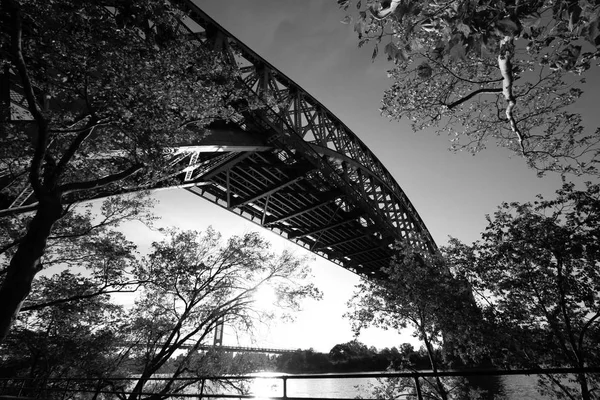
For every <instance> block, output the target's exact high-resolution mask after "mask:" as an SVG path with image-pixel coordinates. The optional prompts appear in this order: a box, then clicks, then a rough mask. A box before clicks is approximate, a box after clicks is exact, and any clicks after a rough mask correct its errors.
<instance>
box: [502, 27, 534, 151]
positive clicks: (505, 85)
mask: <svg viewBox="0 0 600 400" xmlns="http://www.w3.org/2000/svg"><path fill="white" fill-rule="evenodd" d="M513 51H514V43H513V38H512V37H511V36H504V38H503V39H502V40H501V41H500V54H499V55H498V67H499V68H500V73H501V74H502V78H503V80H502V94H503V95H504V99H505V100H506V102H507V103H508V104H507V106H506V118H507V119H508V123H509V124H510V129H511V130H512V131H513V132H514V133H515V134H516V135H517V139H518V140H519V146H521V153H522V154H523V156H526V155H527V154H526V151H525V144H524V143H523V141H524V140H525V136H524V135H523V133H522V132H521V131H520V130H519V127H518V126H517V122H516V121H515V116H514V111H513V110H514V107H515V105H516V104H517V98H516V97H515V95H514V92H513V82H514V77H513V72H512V63H511V58H512V54H513Z"/></svg>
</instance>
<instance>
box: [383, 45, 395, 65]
mask: <svg viewBox="0 0 600 400" xmlns="http://www.w3.org/2000/svg"><path fill="white" fill-rule="evenodd" d="M383 52H384V53H385V54H387V59H388V61H394V60H395V59H396V54H397V53H398V47H396V45H395V44H394V43H393V42H390V43H388V44H386V45H385V47H384V48H383Z"/></svg>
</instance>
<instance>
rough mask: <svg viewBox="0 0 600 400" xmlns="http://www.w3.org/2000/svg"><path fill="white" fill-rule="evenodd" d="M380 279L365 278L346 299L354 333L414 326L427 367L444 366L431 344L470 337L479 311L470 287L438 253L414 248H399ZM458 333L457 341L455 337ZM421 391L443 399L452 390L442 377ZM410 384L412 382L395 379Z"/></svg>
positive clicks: (429, 383) (436, 378)
mask: <svg viewBox="0 0 600 400" xmlns="http://www.w3.org/2000/svg"><path fill="white" fill-rule="evenodd" d="M382 271H383V272H384V273H385V274H386V276H385V278H381V279H372V278H370V279H369V280H363V281H362V282H361V283H360V284H359V285H358V286H357V290H356V292H355V295H354V297H353V299H351V301H350V302H349V306H350V307H351V312H350V313H348V314H347V317H348V318H350V320H351V321H352V325H353V329H354V331H355V332H356V333H357V334H358V333H359V332H360V330H361V329H363V328H365V327H368V326H371V325H373V326H377V327H381V328H384V329H394V330H398V331H400V330H402V329H403V328H406V327H407V326H408V325H411V326H412V328H414V331H415V336H417V337H418V338H419V339H420V340H421V341H423V344H424V345H425V349H426V352H427V356H428V358H429V368H431V369H432V370H433V372H434V373H437V372H438V371H439V370H440V368H442V367H443V366H444V360H442V359H441V358H440V357H439V352H438V351H436V347H435V345H436V344H438V345H442V344H444V343H446V345H448V344H450V343H452V342H454V343H456V342H460V341H463V342H468V341H473V340H475V339H476V337H474V336H472V335H470V332H469V326H470V325H471V322H472V321H473V320H476V319H477V316H478V310H477V308H476V307H475V305H474V303H473V302H472V301H471V294H470V292H469V290H468V286H467V285H465V284H464V282H462V281H461V280H460V279H457V278H456V277H455V276H453V275H452V273H451V271H450V269H449V268H448V266H447V265H446V264H445V262H444V260H443V258H442V257H441V256H440V255H431V256H428V257H424V256H422V255H421V254H420V252H419V251H418V250H417V249H412V248H410V247H403V246H401V247H399V248H398V252H397V254H396V256H395V258H394V260H393V261H392V263H391V264H390V266H389V267H388V268H384V269H383V270H382ZM459 333H460V340H457V339H458V337H457V335H458V334H459ZM426 382H427V387H426V388H424V390H427V391H428V392H431V395H435V396H439V398H441V399H444V400H446V399H448V398H450V392H451V391H452V390H453V389H451V388H450V387H449V386H448V382H446V383H444V382H443V381H442V379H441V378H439V377H435V378H434V380H433V382H430V381H426ZM397 383H398V384H402V387H404V386H405V385H409V386H412V385H413V382H405V381H403V380H402V382H397Z"/></svg>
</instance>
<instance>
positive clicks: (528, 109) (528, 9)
mask: <svg viewBox="0 0 600 400" xmlns="http://www.w3.org/2000/svg"><path fill="white" fill-rule="evenodd" d="M338 4H339V5H340V6H341V7H342V8H343V9H345V10H346V11H348V13H349V14H348V16H347V17H346V18H345V19H344V21H343V22H345V23H350V22H353V23H354V30H355V31H356V32H357V34H358V38H359V43H358V45H359V46H363V45H364V44H365V43H373V46H374V49H373V58H375V57H376V56H377V55H378V53H380V52H381V53H384V54H385V55H386V56H387V58H388V60H389V61H392V62H393V63H394V66H393V67H392V68H391V69H390V70H389V72H388V76H389V77H390V79H391V80H392V84H391V87H390V88H389V89H388V90H386V92H385V94H384V96H383V100H382V106H381V111H382V114H383V115H385V116H387V117H389V118H392V119H400V118H407V119H409V120H410V122H411V124H412V127H413V129H414V130H416V131H419V130H424V129H432V130H435V131H437V132H438V133H447V134H448V135H450V137H451V141H452V148H453V149H460V150H462V149H466V150H469V151H473V152H478V151H479V150H481V149H483V148H485V147H486V145H487V143H488V142H490V141H494V142H495V143H496V144H498V145H500V146H503V147H506V148H508V149H510V150H512V151H513V152H515V153H516V154H518V155H519V156H523V157H525V158H526V160H527V163H528V164H529V166H531V167H532V168H534V169H536V170H537V171H538V172H539V173H540V174H543V173H544V172H547V171H558V172H561V173H564V172H569V173H576V174H594V175H597V174H598V166H597V164H598V161H599V160H600V158H599V157H600V153H599V151H600V139H599V138H600V130H599V129H600V128H598V127H593V126H590V125H589V124H587V123H586V122H585V121H583V120H582V116H581V115H580V114H579V113H578V112H577V111H576V104H577V102H578V101H579V102H580V101H583V100H581V99H580V98H581V96H582V95H583V90H584V88H585V86H584V83H585V77H586V75H589V76H593V74H597V71H598V65H597V64H595V60H596V59H597V58H598V56H600V48H599V46H600V31H599V30H598V24H599V21H600V18H599V17H600V5H599V4H598V2H596V1H592V0H559V1H550V0H534V1H519V0H516V1H515V0H501V1H496V0H494V1H491V0H451V1H436V0H434V1H430V0H386V1H380V0H364V1H363V0H361V1H355V0H338ZM351 5H355V6H356V8H357V13H353V12H351V10H352V9H353V8H354V7H351ZM380 47H381V51H380Z"/></svg>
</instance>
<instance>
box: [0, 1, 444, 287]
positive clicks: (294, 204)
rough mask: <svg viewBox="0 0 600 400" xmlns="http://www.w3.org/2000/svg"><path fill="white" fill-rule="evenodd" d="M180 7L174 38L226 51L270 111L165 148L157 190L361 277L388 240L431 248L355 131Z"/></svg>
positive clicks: (10, 76)
mask: <svg viewBox="0 0 600 400" xmlns="http://www.w3.org/2000/svg"><path fill="white" fill-rule="evenodd" d="M178 3H179V4H181V5H182V6H183V7H184V8H185V9H186V10H187V12H188V14H189V19H186V20H185V21H182V24H181V29H180V34H181V35H184V36H185V37H186V38H188V39H189V40H190V41H191V42H193V43H196V44H197V45H198V46H210V47H212V48H213V49H217V50H219V51H221V52H223V54H225V55H226V57H227V59H228V60H229V62H230V63H232V64H233V65H235V66H237V68H238V69H239V72H240V82H239V83H240V85H244V86H245V87H246V88H248V89H249V90H250V91H252V92H253V93H254V94H255V95H256V96H258V98H264V97H265V96H267V95H268V96H269V97H270V98H272V99H274V101H273V102H272V104H274V105H272V106H265V107H263V108H261V109H260V110H257V111H252V112H247V113H245V114H244V116H243V118H240V119H238V120H236V121H235V123H234V124H231V123H229V124H213V125H212V126H209V127H208V129H207V130H206V132H205V133H207V134H206V135H203V139H198V140H197V141H196V142H194V143H188V144H186V145H185V146H182V145H179V144H178V145H174V147H172V148H169V149H165V151H168V152H169V154H170V161H169V167H176V168H177V170H178V171H179V172H178V173H177V174H176V176H170V177H169V178H170V180H169V183H168V184H167V183H164V182H163V183H162V184H161V183H159V184H158V185H157V186H156V187H157V188H158V187H161V186H163V187H164V186H168V187H172V185H173V184H172V182H173V179H175V180H176V181H177V182H176V184H175V187H180V188H184V189H185V190H188V191H189V192H191V193H193V194H195V195H197V196H199V197H202V198H204V199H207V200H209V201H211V202H213V203H215V204H217V205H219V206H221V207H224V208H226V209H227V210H229V211H231V212H233V213H235V214H238V215H240V216H241V217H243V218H246V219H248V220H250V221H253V222H254V223H256V224H258V225H260V226H262V227H264V228H267V229H270V230H272V231H273V232H275V233H277V234H279V235H281V236H282V237H284V238H286V239H288V240H290V241H292V242H294V243H296V244H298V245H300V246H302V247H304V248H306V249H308V250H310V251H311V252H313V253H315V254H317V255H320V256H322V257H324V258H326V259H328V260H330V261H332V262H334V263H336V264H338V265H340V266H342V267H344V268H346V269H348V270H350V271H352V272H355V273H358V274H361V275H363V276H373V275H375V274H378V273H379V270H380V268H382V267H385V266H387V265H388V264H389V261H390V258H391V257H392V255H393V249H392V246H393V244H394V242H395V241H398V240H399V241H406V242H409V243H411V244H413V245H415V246H417V247H419V248H421V249H422V250H423V251H425V252H432V251H435V249H436V244H435V242H434V240H433V239H432V237H431V235H430V233H429V231H428V230H427V228H426V226H425V224H424V223H423V221H422V219H421V217H420V216H419V214H418V213H417V211H416V209H415V207H414V206H413V205H412V204H411V202H410V201H409V199H408V197H407V195H406V194H405V193H404V191H403V190H402V188H401V187H400V185H399V184H398V183H397V182H396V181H395V179H394V178H393V177H392V176H391V174H390V173H389V172H388V170H387V169H386V168H385V167H384V165H383V164H382V163H381V162H380V161H379V160H378V159H377V157H376V156H375V155H374V154H373V153H372V152H371V151H370V150H369V149H368V148H367V146H366V145H365V144H364V143H363V142H362V141H361V140H360V139H359V138H358V136H357V135H356V134H354V133H353V132H352V131H351V130H350V129H349V128H348V127H347V126H346V125H345V124H344V123H343V122H342V121H340V120H339V119H338V118H337V117H336V116H335V115H333V114H332V113H331V112H330V111H329V110H328V109H327V108H326V107H325V106H324V105H323V104H321V103H319V102H318V101H317V100H316V99H315V98H314V97H312V96H311V95H310V94H308V93H306V92H305V91H304V90H303V89H302V88H301V87H300V86H299V85H297V84H296V83H295V82H293V81H292V80H291V79H290V78H288V77H287V76H286V75H285V74H284V73H283V72H281V71H279V70H278V69H277V68H275V67H274V66H273V65H271V64H269V63H268V62H267V61H266V60H264V59H263V58H261V57H260V56H259V55H258V54H256V53H255V52H254V51H252V49H250V48H249V47H247V46H246V45H244V44H243V43H242V42H241V41H240V40H239V39H237V38H236V37H234V36H233V35H232V34H230V33H229V32H228V31H227V30H226V29H224V28H223V27H222V26H220V25H219V24H218V23H217V22H215V21H214V20H213V19H212V18H210V17H209V16H208V15H206V14H205V13H204V12H203V11H202V10H201V9H200V8H199V7H198V6H196V5H195V4H194V2H193V1H190V0H184V1H179V2H178ZM0 81H1V82H0V83H1V85H0V102H2V103H1V104H0V106H2V107H0V109H3V110H4V111H3V114H4V119H5V120H6V119H8V120H9V121H15V122H16V121H17V120H21V121H23V120H26V119H27V112H22V111H20V110H23V109H24V108H25V99H24V97H23V91H22V89H21V86H20V83H19V80H18V79H17V77H16V73H15V71H12V70H9V69H6V70H5V71H4V73H3V74H2V79H0ZM9 105H10V106H9ZM7 110H8V111H7ZM6 114H8V115H6ZM117 152H118V150H117ZM105 156H106V157H110V154H108V155H105ZM2 174H3V172H2V171H0V189H2V190H3V191H5V193H6V192H8V189H9V187H12V189H13V190H12V192H16V193H17V195H14V196H13V197H12V198H11V199H10V201H9V202H7V206H5V207H4V208H5V209H7V207H8V208H9V209H10V208H14V209H17V208H20V209H25V210H33V209H34V208H35V204H36V201H37V200H36V199H35V196H34V195H33V191H32V189H31V188H30V187H29V186H28V184H27V183H26V182H25V181H24V179H23V180H21V181H19V180H2ZM23 175H24V177H26V176H27V174H23ZM165 182H166V181H165ZM2 185H4V186H2ZM11 185H12V186H11ZM15 185H17V186H18V187H19V190H18V191H15V190H14V187H15ZM12 192H11V193H12ZM28 206H30V207H28Z"/></svg>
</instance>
